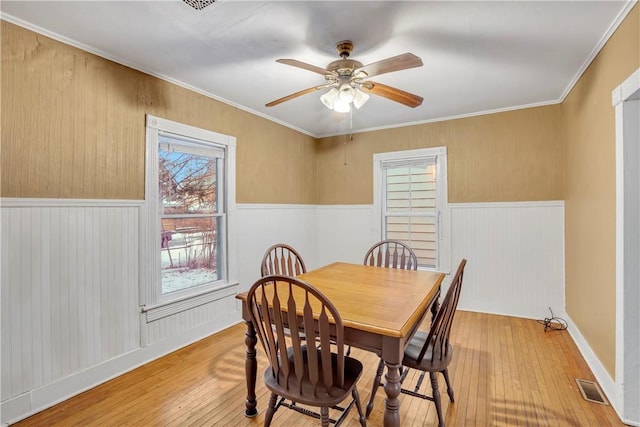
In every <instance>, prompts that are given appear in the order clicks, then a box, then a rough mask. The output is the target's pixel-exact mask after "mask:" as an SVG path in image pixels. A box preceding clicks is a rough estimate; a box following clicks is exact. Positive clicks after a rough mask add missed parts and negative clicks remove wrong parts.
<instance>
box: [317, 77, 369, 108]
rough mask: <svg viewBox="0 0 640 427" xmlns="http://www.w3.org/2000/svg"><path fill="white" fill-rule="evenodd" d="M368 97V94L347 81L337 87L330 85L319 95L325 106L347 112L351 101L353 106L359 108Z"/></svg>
mask: <svg viewBox="0 0 640 427" xmlns="http://www.w3.org/2000/svg"><path fill="white" fill-rule="evenodd" d="M368 99H369V95H367V94H366V93H364V92H362V91H361V90H359V89H358V88H354V87H353V86H351V84H349V83H343V84H342V85H341V86H340V88H339V89H338V88H335V87H332V88H331V89H330V90H329V91H328V92H327V93H325V94H324V95H322V96H321V97H320V101H322V103H323V104H324V106H325V107H327V108H328V109H330V110H333V111H335V112H337V113H348V112H349V111H351V104H352V103H353V106H354V107H355V108H360V107H362V106H363V105H364V103H365V102H367V100H368Z"/></svg>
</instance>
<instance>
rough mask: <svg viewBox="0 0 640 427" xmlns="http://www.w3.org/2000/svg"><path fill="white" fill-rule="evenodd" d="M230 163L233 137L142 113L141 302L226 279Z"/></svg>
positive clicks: (174, 297)
mask: <svg viewBox="0 0 640 427" xmlns="http://www.w3.org/2000/svg"><path fill="white" fill-rule="evenodd" d="M234 169H235V138H232V137H229V136H226V135H221V134H218V133H215V132H211V131H207V130H204V129H199V128H195V127H192V126H187V125H183V124H180V123H176V122H171V121H169V120H164V119H160V118H157V117H153V116H147V173H146V211H147V213H146V215H145V216H144V220H145V221H146V223H145V224H143V227H142V228H143V230H145V232H146V238H145V239H144V240H145V243H146V244H145V245H144V248H143V256H142V258H143V259H144V260H146V261H147V262H146V265H147V268H145V269H144V270H145V271H144V272H143V274H142V276H143V280H142V289H141V297H142V300H143V305H145V306H147V307H149V306H154V305H162V304H167V303H169V302H171V301H183V300H184V299H185V298H188V297H190V296H194V295H202V294H203V293H206V292H208V291H213V290H216V289H219V288H221V287H224V286H226V285H227V284H228V283H229V281H230V277H233V273H232V272H231V271H230V270H231V268H230V266H233V265H234V260H233V259H232V258H233V256H232V254H233V251H232V250H230V247H231V248H233V244H232V243H231V239H230V232H231V223H230V218H229V212H230V210H233V209H234V207H235V185H234V181H235V180H234V179H232V178H234V177H235V170H234Z"/></svg>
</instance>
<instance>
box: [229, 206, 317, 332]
mask: <svg viewBox="0 0 640 427" xmlns="http://www.w3.org/2000/svg"><path fill="white" fill-rule="evenodd" d="M236 211H237V215H238V219H237V224H238V229H237V231H236V237H237V239H238V245H237V247H238V279H239V281H240V291H248V290H249V288H250V287H251V285H252V284H253V283H254V282H255V281H256V280H258V279H259V278H260V263H261V262H262V257H263V256H264V253H265V251H266V250H267V248H269V247H270V246H271V245H274V244H276V243H286V244H288V245H290V246H293V247H294V248H295V249H296V250H297V251H298V252H299V253H300V255H301V256H302V258H303V259H304V262H305V265H306V266H307V269H308V270H311V269H314V268H317V267H320V265H321V264H318V262H317V248H316V246H317V245H316V239H317V236H316V221H317V219H316V211H317V206H315V205H271V204H237V205H236ZM239 320H240V317H238V321H239Z"/></svg>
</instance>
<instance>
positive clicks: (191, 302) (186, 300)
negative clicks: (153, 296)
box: [141, 282, 239, 323]
mask: <svg viewBox="0 0 640 427" xmlns="http://www.w3.org/2000/svg"><path fill="white" fill-rule="evenodd" d="M238 286H239V283H238V282H232V283H227V284H224V285H222V286H219V287H217V288H215V289H210V290H208V291H205V292H202V293H199V294H196V295H189V296H186V297H183V298H181V299H178V300H174V301H169V302H165V303H161V304H156V305H152V306H144V307H142V309H141V310H142V313H143V314H145V315H146V320H147V323H150V322H154V321H156V320H159V319H162V318H164V317H168V316H171V315H173V314H176V313H180V312H182V311H186V310H189V309H192V308H195V307H198V306H201V305H204V304H208V303H210V302H213V301H216V300H219V299H222V298H226V297H229V296H232V295H236V294H237V293H238V292H237V289H238Z"/></svg>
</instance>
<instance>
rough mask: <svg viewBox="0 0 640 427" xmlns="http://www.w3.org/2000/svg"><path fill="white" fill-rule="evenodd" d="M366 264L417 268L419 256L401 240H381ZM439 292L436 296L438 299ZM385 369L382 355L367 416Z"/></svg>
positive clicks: (372, 249)
mask: <svg viewBox="0 0 640 427" xmlns="http://www.w3.org/2000/svg"><path fill="white" fill-rule="evenodd" d="M364 265H371V266H375V267H387V268H400V269H403V270H417V269H418V257H417V256H416V254H415V252H413V250H412V249H411V248H410V247H409V245H407V244H405V243H403V242H401V241H399V240H390V239H387V240H381V241H379V242H378V243H376V244H374V245H373V246H371V248H369V250H368V251H367V253H366V255H365V256H364ZM438 296H439V294H438V295H437V296H436V298H435V299H436V300H437V297H438ZM383 371H384V360H382V357H381V358H380V360H379V361H378V369H377V370H376V376H375V379H374V381H373V390H372V391H371V396H372V397H371V399H369V403H368V404H367V417H368V416H369V414H371V411H372V410H373V397H374V396H375V394H376V391H377V390H378V387H379V386H380V384H381V381H380V379H381V378H382V372H383Z"/></svg>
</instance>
